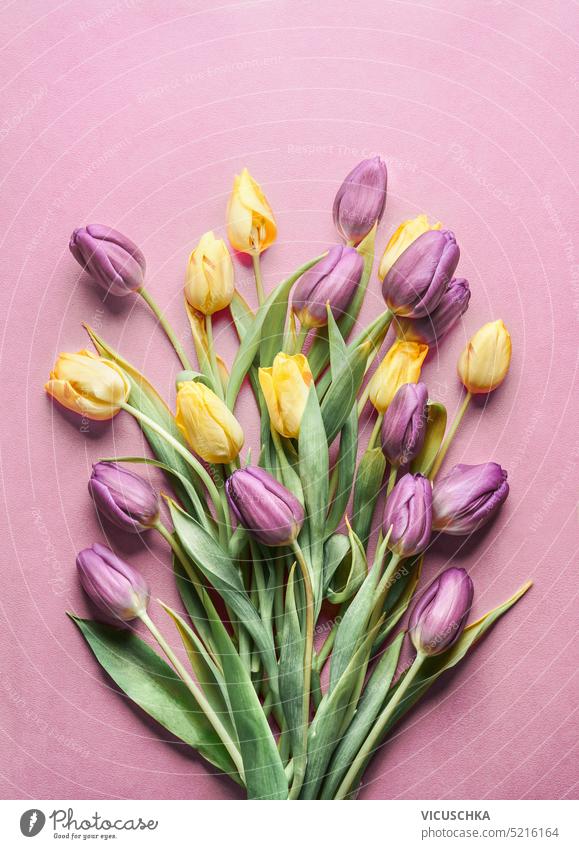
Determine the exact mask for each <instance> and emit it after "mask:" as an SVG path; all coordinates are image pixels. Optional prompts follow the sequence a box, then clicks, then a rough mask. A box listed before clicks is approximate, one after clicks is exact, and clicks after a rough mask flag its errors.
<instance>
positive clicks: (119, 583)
mask: <svg viewBox="0 0 579 849" xmlns="http://www.w3.org/2000/svg"><path fill="white" fill-rule="evenodd" d="M76 566H77V569H78V573H79V576H80V582H81V584H82V588H83V590H84V591H85V593H86V594H87V595H88V597H89V598H90V599H91V601H92V602H94V604H95V605H96V606H97V607H98V608H99V609H100V610H101V611H102V612H103V613H104V614H105V615H106V616H107V618H108V619H113V620H118V619H120V620H121V622H130V620H131V619H135V618H136V617H137V616H139V614H141V613H144V611H145V610H146V609H147V603H148V601H149V595H150V593H149V585H148V584H147V582H146V580H145V579H144V577H143V576H142V575H141V573H140V572H139V571H138V570H137V569H135V568H134V567H133V566H130V565H129V564H128V563H125V561H124V560H121V559H120V557H117V555H116V554H114V553H113V552H112V551H111V550H110V548H107V547H106V545H100V544H99V543H98V542H95V544H94V545H93V547H92V548H85V549H84V550H83V551H80V552H79V553H78V555H77V557H76Z"/></svg>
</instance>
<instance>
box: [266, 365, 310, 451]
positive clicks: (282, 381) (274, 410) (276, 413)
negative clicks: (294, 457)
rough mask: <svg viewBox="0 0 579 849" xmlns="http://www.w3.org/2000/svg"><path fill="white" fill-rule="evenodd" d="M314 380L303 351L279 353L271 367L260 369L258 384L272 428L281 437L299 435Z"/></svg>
mask: <svg viewBox="0 0 579 849" xmlns="http://www.w3.org/2000/svg"><path fill="white" fill-rule="evenodd" d="M312 380H313V377H312V373H311V371H310V367H309V364H308V361H307V359H306V358H305V357H304V355H303V354H294V355H293V356H289V355H288V354H284V353H279V354H276V357H275V359H274V361H273V366H272V367H271V368H260V370H259V383H260V386H261V391H262V392H263V395H264V398H265V403H266V404H267V409H268V411H269V418H270V420H271V424H272V427H273V428H274V429H275V430H277V432H278V433H281V435H282V436H287V437H290V438H295V437H297V436H299V433H300V425H301V423H302V416H303V414H304V409H305V406H306V402H307V400H308V394H309V388H310V384H311V382H312Z"/></svg>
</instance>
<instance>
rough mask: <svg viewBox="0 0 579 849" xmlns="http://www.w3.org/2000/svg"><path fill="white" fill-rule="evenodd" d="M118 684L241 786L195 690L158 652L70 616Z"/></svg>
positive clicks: (125, 631)
mask: <svg viewBox="0 0 579 849" xmlns="http://www.w3.org/2000/svg"><path fill="white" fill-rule="evenodd" d="M69 616H70V618H71V619H72V621H73V622H74V623H75V625H76V626H77V627H78V629H79V630H80V632H81V634H82V635H83V637H84V638H85V640H86V641H87V643H88V645H89V646H90V648H91V650H92V652H93V654H94V656H95V657H96V659H97V660H98V662H99V663H100V665H101V666H102V667H103V669H104V670H105V671H106V672H107V673H108V674H109V675H110V677H111V678H112V679H113V681H114V682H115V683H116V684H117V685H118V686H119V687H120V688H121V690H123V692H125V693H126V694H127V696H128V697H129V698H130V699H131V700H132V701H133V702H135V704H137V705H139V707H140V708H142V710H144V711H145V713H148V714H149V716H152V717H153V719H155V720H156V721H157V722H158V723H159V724H160V725H162V726H163V727H164V728H166V729H167V730H168V731H170V732H171V734H174V735H175V737H178V738H179V739H180V740H183V741H184V742H185V743H187V744H188V745H189V746H193V748H194V749H197V751H198V752H199V753H200V754H201V755H203V757H204V758H205V759H206V760H208V761H209V762H210V763H212V764H214V765H215V766H216V767H218V768H219V769H220V770H222V771H223V772H226V773H227V774H228V775H230V776H231V778H233V779H234V780H235V781H238V782H239V778H238V776H237V773H236V770H235V766H234V765H233V762H232V760H231V758H230V756H229V754H228V752H227V750H226V749H225V746H224V745H223V743H222V742H221V740H220V739H219V737H218V736H217V734H216V733H215V731H214V730H213V727H212V726H211V724H210V723H209V720H208V719H207V717H206V716H205V714H204V713H203V712H202V711H201V710H200V709H199V707H198V706H197V703H196V702H195V700H194V699H193V696H192V695H191V694H190V692H189V690H188V689H187V687H186V686H185V684H184V683H183V682H182V681H181V679H180V678H179V677H178V676H177V675H176V674H175V672H173V670H172V669H171V667H170V666H168V664H166V663H165V661H164V660H162V659H161V658H160V657H159V655H158V654H156V653H155V652H154V651H153V649H151V648H149V646H148V645H147V644H146V643H145V642H143V640H141V639H140V638H139V637H137V635H136V634H135V633H133V632H132V631H129V630H128V629H122V630H121V629H118V628H113V627H112V626H110V625H104V624H102V623H100V622H93V621H91V620H90V619H80V618H79V617H77V616H74V615H73V614H69Z"/></svg>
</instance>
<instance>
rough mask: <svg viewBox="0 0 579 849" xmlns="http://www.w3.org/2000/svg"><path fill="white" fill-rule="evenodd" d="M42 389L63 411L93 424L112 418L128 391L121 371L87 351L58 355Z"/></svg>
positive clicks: (111, 363) (110, 362) (114, 365)
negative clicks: (75, 414) (71, 412)
mask: <svg viewBox="0 0 579 849" xmlns="http://www.w3.org/2000/svg"><path fill="white" fill-rule="evenodd" d="M44 388H45V389H46V391H47V392H48V394H49V395H51V396H52V397H53V398H55V399H56V400H57V401H58V402H59V403H60V404H62V406H63V407H66V409H67V410H72V411H73V412H74V413H78V414H79V415H81V416H85V417H86V418H87V419H94V420H96V421H105V420H106V419H112V417H113V416H116V414H117V413H118V412H119V410H120V409H121V404H122V403H123V402H124V401H126V400H127V397H128V395H129V392H130V386H129V383H128V381H127V379H126V377H125V376H124V374H123V372H122V371H121V369H120V368H119V367H118V366H117V365H116V364H115V363H113V362H112V361H111V360H105V359H103V358H102V357H97V356H96V355H95V354H93V353H91V352H90V351H79V352H78V353H76V354H61V355H60V356H59V358H58V359H57V361H56V363H55V366H54V369H53V370H52V371H51V372H50V380H49V381H48V383H47V384H45V386H44Z"/></svg>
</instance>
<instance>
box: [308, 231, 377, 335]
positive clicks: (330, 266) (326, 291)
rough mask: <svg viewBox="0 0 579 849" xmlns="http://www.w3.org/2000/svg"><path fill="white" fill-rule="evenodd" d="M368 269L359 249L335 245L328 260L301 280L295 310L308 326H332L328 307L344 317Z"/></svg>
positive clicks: (337, 316)
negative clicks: (363, 273)
mask: <svg viewBox="0 0 579 849" xmlns="http://www.w3.org/2000/svg"><path fill="white" fill-rule="evenodd" d="M363 270H364V260H363V259H362V256H361V254H359V253H358V251H357V250H356V249H355V248H348V247H343V246H342V245H335V246H334V247H333V248H330V250H329V252H328V255H327V257H325V258H324V259H322V260H321V261H320V262H318V264H317V265H314V267H313V268H310V270H309V271H306V273H305V274H304V275H303V276H302V277H300V279H299V282H298V285H297V286H296V288H295V291H294V296H293V301H292V307H293V310H294V312H295V313H296V315H297V317H298V318H299V320H300V322H301V323H302V324H303V325H304V326H305V327H322V326H323V325H324V324H327V323H328V313H327V310H326V304H327V303H329V304H330V309H331V310H332V315H333V316H334V318H340V316H341V315H343V314H344V313H345V312H346V309H347V307H348V305H349V303H350V301H351V300H352V298H353V297H354V292H355V291H356V288H357V286H358V284H359V283H360V278H361V276H362V271H363Z"/></svg>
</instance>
